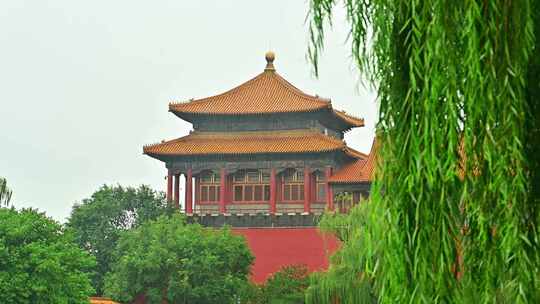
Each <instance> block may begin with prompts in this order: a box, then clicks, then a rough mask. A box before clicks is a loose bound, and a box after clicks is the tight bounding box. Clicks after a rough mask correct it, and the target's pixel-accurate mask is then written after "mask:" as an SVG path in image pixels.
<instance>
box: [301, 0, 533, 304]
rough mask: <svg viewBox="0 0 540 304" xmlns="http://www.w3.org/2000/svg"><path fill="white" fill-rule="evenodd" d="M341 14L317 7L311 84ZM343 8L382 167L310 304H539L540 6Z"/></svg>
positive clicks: (475, 3)
mask: <svg viewBox="0 0 540 304" xmlns="http://www.w3.org/2000/svg"><path fill="white" fill-rule="evenodd" d="M338 2H339V1H336V0H311V1H310V4H311V10H310V21H311V22H310V33H311V43H310V46H309V48H308V56H309V58H310V59H311V61H312V62H313V64H314V66H315V73H318V72H319V71H318V68H317V64H318V56H319V54H320V52H321V50H322V49H323V46H324V34H325V29H326V25H328V24H330V23H331V20H332V11H333V8H334V6H335V5H336V4H337V3H338ZM344 4H345V8H346V11H347V19H348V21H349V24H350V27H351V31H350V42H351V51H352V57H353V59H354V60H355V62H356V64H357V66H358V68H359V70H360V72H361V73H362V74H363V75H364V76H365V79H366V80H368V81H369V82H370V84H372V85H373V86H374V87H376V88H377V90H378V98H379V102H380V108H379V122H378V125H377V129H378V137H379V138H380V144H381V148H380V151H379V156H380V157H379V159H380V162H379V166H378V170H377V175H376V181H375V182H374V184H373V189H372V192H371V193H372V197H371V201H370V205H371V206H370V207H368V208H367V209H366V210H365V212H366V213H365V214H364V215H361V214H359V213H356V212H353V213H352V214H351V217H350V218H349V219H348V220H346V221H349V222H350V223H351V231H350V238H349V242H350V243H351V244H345V245H344V247H343V249H342V252H340V253H339V255H340V256H341V257H340V258H339V259H337V260H335V261H334V265H333V266H336V267H339V268H340V271H341V274H340V275H337V274H336V273H337V272H336V273H335V274H336V277H335V278H334V279H333V280H331V282H329V281H327V282H326V283H328V284H326V285H325V284H322V285H319V287H320V288H321V289H322V290H321V291H320V292H318V293H315V295H319V297H317V296H315V297H312V298H311V300H312V303H315V302H317V301H323V302H324V301H326V303H328V301H331V300H332V299H337V300H339V302H340V303H352V302H354V299H355V298H358V296H359V292H360V291H359V289H358V288H356V287H355V284H359V283H358V281H362V282H363V283H365V284H370V286H371V288H372V289H371V291H372V292H374V294H375V295H376V297H377V299H378V301H380V302H381V303H432V302H443V303H474V302H479V303H493V302H497V303H527V302H531V303H539V302H540V275H539V271H540V270H539V269H540V239H539V237H538V236H539V235H540V233H539V229H540V212H539V211H540V204H539V202H540V199H539V198H540V190H539V189H540V179H539V176H540V173H539V172H540V136H539V135H540V59H539V58H540V16H539V14H540V1H539V0H517V1H504V0H490V1H484V0H472V1H449V0H433V1H410V0H345V1H344ZM356 208H360V207H356ZM366 223H369V225H370V226H369V227H365V226H362V225H364V224H366ZM360 232H361V233H360ZM353 243H356V244H358V243H362V246H355V245H354V244H353ZM359 263H360V264H359ZM340 278H348V280H340ZM354 278H357V279H356V280H355V279H354ZM338 281H339V283H347V282H349V284H345V285H342V286H341V288H340V289H335V287H336V286H337V285H338ZM331 292H332V293H334V296H333V297H322V296H321V295H324V294H328V293H331ZM329 299H330V300H329Z"/></svg>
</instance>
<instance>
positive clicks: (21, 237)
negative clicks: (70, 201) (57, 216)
mask: <svg viewBox="0 0 540 304" xmlns="http://www.w3.org/2000/svg"><path fill="white" fill-rule="evenodd" d="M94 265H95V260H94V258H93V257H92V256H91V255H89V254H88V253H86V252H85V251H83V250H82V249H80V248H79V247H78V246H77V245H76V244H75V242H74V240H73V235H72V233H71V232H70V231H65V230H64V229H62V226H61V225H60V224H58V223H57V222H55V221H53V220H52V219H50V218H47V217H46V216H45V215H44V214H42V213H38V212H37V211H35V210H30V209H26V210H21V211H17V210H15V209H7V208H0V303H3V304H15V303H33V304H49V303H58V304H63V303H66V304H67V303H85V304H86V303H88V297H89V296H90V295H92V294H93V293H94V290H93V289H92V286H91V284H90V278H89V275H88V271H89V270H90V269H92V268H93V267H94Z"/></svg>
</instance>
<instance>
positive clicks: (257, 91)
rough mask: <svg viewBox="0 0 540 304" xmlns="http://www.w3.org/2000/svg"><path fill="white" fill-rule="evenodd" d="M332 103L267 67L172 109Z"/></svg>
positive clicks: (273, 108)
mask: <svg viewBox="0 0 540 304" xmlns="http://www.w3.org/2000/svg"><path fill="white" fill-rule="evenodd" d="M329 107H330V100H329V99H324V98H320V97H317V96H311V95H308V94H306V93H304V92H302V91H300V90H299V89H297V88H296V87H294V86H293V85H292V84H290V83H289V82H288V81H287V80H285V79H284V78H283V77H281V76H280V75H279V74H278V73H276V72H274V71H264V72H262V73H261V74H259V75H258V76H256V77H255V78H253V79H251V80H249V81H247V82H245V83H243V84H241V85H239V86H237V87H235V88H233V89H232V90H229V91H227V92H225V93H223V94H219V95H215V96H212V97H207V98H202V99H197V100H191V101H189V102H184V103H171V104H169V110H170V111H171V112H179V113H195V114H266V113H290V112H309V111H316V110H320V109H324V108H329Z"/></svg>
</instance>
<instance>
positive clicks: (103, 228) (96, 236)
mask: <svg viewBox="0 0 540 304" xmlns="http://www.w3.org/2000/svg"><path fill="white" fill-rule="evenodd" d="M171 211H172V209H170V208H168V207H167V202H166V200H165V197H164V195H163V194H162V193H157V192H156V191H153V190H152V189H150V188H149V187H147V186H140V187H139V188H131V187H122V186H107V185H104V186H102V187H101V188H100V189H99V190H98V191H96V192H95V193H94V194H92V196H91V197H90V198H88V199H84V200H83V201H82V203H81V204H76V205H75V206H74V207H73V210H72V211H71V216H70V218H69V219H68V222H67V226H68V227H70V228H72V229H73V230H74V231H75V236H76V241H77V243H78V244H79V246H81V248H84V249H85V250H87V251H88V252H90V253H91V254H92V255H94V256H95V257H96V260H97V267H96V269H95V271H94V275H93V278H92V281H93V286H94V288H95V289H96V292H97V294H98V295H101V294H102V293H103V279H104V277H105V274H106V273H107V272H109V271H110V270H111V265H112V263H113V255H112V253H113V250H114V248H115V247H116V243H117V242H118V238H119V237H120V234H121V232H123V231H126V230H128V229H131V228H133V227H138V226H140V225H141V224H142V223H144V222H146V221H148V220H151V219H155V218H157V217H158V216H160V215H162V214H165V213H167V212H171Z"/></svg>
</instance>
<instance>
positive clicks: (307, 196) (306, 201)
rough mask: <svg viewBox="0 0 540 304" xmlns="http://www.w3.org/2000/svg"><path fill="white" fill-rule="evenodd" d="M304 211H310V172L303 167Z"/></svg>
mask: <svg viewBox="0 0 540 304" xmlns="http://www.w3.org/2000/svg"><path fill="white" fill-rule="evenodd" d="M304 212H307V213H309V212H311V174H310V172H309V168H308V167H305V168H304Z"/></svg>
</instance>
